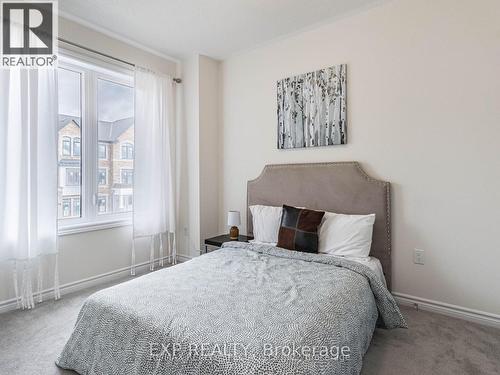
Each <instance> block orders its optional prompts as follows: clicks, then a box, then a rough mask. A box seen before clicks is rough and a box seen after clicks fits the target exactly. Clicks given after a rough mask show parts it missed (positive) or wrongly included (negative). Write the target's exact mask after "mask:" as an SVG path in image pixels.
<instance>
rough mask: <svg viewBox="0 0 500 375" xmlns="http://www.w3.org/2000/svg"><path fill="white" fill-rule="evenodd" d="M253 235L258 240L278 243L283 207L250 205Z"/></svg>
mask: <svg viewBox="0 0 500 375" xmlns="http://www.w3.org/2000/svg"><path fill="white" fill-rule="evenodd" d="M250 212H251V213H252V223H253V237H254V239H255V241H256V242H265V243H277V242H278V232H279V230H280V225H281V213H282V212H283V209H282V207H274V206H262V205H255V206H250Z"/></svg>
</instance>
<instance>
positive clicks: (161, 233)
mask: <svg viewBox="0 0 500 375" xmlns="http://www.w3.org/2000/svg"><path fill="white" fill-rule="evenodd" d="M174 90H175V87H174V83H173V81H172V77H170V76H167V75H162V74H158V73H154V72H151V71H148V70H146V69H143V68H139V67H138V68H136V71H135V165H134V229H133V237H134V238H133V246H132V269H131V273H132V274H135V268H134V266H135V240H136V239H137V238H140V237H149V239H150V269H151V270H153V269H154V255H155V247H156V244H158V246H159V259H160V260H159V265H160V266H163V259H164V257H166V256H165V255H164V248H165V246H164V241H165V240H166V242H167V246H166V248H167V250H168V259H169V260H171V261H172V262H173V263H175V262H176V243H175V242H176V239H175V223H176V205H177V202H176V182H175V176H176V171H175V139H176V138H175V131H176V117H175V94H174Z"/></svg>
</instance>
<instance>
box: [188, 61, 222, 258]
mask: <svg viewBox="0 0 500 375" xmlns="http://www.w3.org/2000/svg"><path fill="white" fill-rule="evenodd" d="M182 65H183V71H184V73H183V77H184V100H185V111H186V131H187V137H186V147H187V167H188V173H187V174H188V188H187V191H188V197H189V198H188V199H189V203H188V207H189V209H188V212H189V217H188V220H187V227H185V228H184V232H185V233H186V235H187V237H188V244H189V246H188V248H187V250H186V251H187V252H186V253H183V254H182V255H185V256H187V257H193V256H197V255H199V254H200V249H202V248H203V242H204V239H205V238H207V237H211V236H214V235H216V234H217V233H218V221H217V217H218V209H219V206H220V204H219V177H220V176H219V173H218V171H219V154H220V150H219V148H220V146H219V133H220V131H219V122H220V87H219V86H220V85H219V81H220V75H219V67H220V62H219V61H217V60H214V59H211V58H209V57H206V56H202V55H198V54H196V55H192V56H189V57H188V58H186V59H185V60H184V61H183V64H182Z"/></svg>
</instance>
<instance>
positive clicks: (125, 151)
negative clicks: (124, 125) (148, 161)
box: [122, 143, 134, 160]
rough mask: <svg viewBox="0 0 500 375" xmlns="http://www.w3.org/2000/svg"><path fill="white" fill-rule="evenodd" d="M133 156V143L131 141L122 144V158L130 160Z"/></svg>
mask: <svg viewBox="0 0 500 375" xmlns="http://www.w3.org/2000/svg"><path fill="white" fill-rule="evenodd" d="M133 158H134V145H133V144H131V143H124V144H122V159H124V160H132V159H133Z"/></svg>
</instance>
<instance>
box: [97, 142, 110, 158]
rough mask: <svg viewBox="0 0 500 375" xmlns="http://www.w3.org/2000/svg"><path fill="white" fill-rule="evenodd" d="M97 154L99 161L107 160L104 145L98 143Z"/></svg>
mask: <svg viewBox="0 0 500 375" xmlns="http://www.w3.org/2000/svg"><path fill="white" fill-rule="evenodd" d="M98 147H99V148H98V154H99V159H101V160H102V159H107V158H108V145H106V143H99V146H98Z"/></svg>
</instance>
